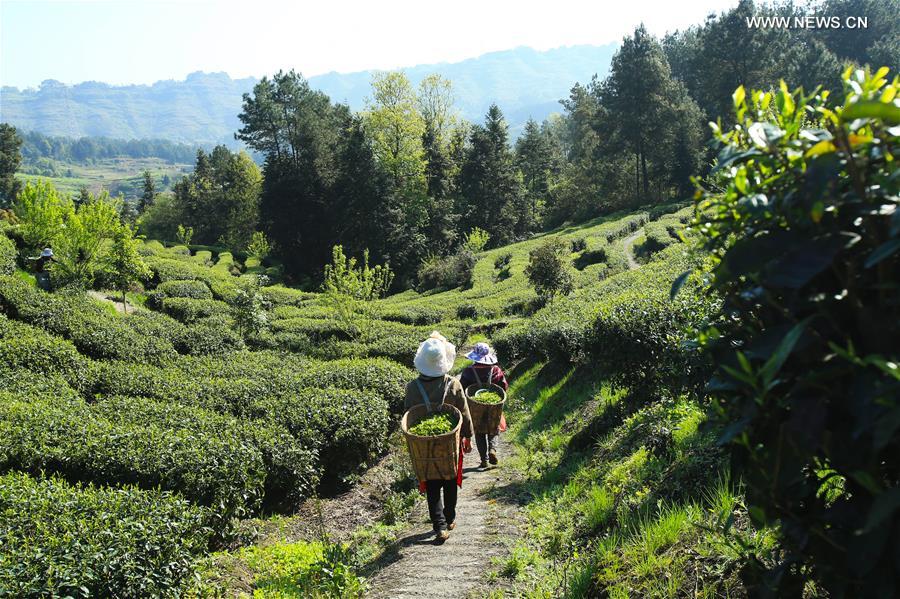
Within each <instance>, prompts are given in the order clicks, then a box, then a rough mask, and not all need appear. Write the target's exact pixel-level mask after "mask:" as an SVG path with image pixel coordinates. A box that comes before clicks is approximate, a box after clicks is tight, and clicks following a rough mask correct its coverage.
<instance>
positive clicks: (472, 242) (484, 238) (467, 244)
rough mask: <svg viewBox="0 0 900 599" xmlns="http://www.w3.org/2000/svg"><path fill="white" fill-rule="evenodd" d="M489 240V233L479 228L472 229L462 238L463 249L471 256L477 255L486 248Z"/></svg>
mask: <svg viewBox="0 0 900 599" xmlns="http://www.w3.org/2000/svg"><path fill="white" fill-rule="evenodd" d="M490 239H491V235H490V233H488V232H487V231H485V230H484V229H482V228H480V227H474V228H472V230H471V231H469V232H468V233H466V235H465V237H464V238H463V247H464V248H465V249H467V250H469V251H470V252H472V253H473V254H477V253H478V252H481V251H482V250H484V248H485V247H487V244H488V241H490Z"/></svg>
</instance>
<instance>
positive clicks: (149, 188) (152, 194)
mask: <svg viewBox="0 0 900 599" xmlns="http://www.w3.org/2000/svg"><path fill="white" fill-rule="evenodd" d="M155 198H156V183H154V182H153V175H151V174H150V171H147V170H145V171H144V192H143V193H142V194H141V197H140V200H139V201H138V213H139V214H143V213H144V211H146V210H147V207H149V206H150V205H152V204H153V200H154V199H155Z"/></svg>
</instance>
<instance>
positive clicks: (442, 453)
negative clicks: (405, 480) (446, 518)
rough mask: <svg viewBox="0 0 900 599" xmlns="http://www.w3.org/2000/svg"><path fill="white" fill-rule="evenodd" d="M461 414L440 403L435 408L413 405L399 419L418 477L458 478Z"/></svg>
mask: <svg viewBox="0 0 900 599" xmlns="http://www.w3.org/2000/svg"><path fill="white" fill-rule="evenodd" d="M461 424H462V415H461V414H460V412H459V410H457V409H456V408H455V407H454V406H451V405H448V404H441V405H439V406H437V407H435V408H434V409H433V410H432V411H430V412H429V411H428V408H426V407H425V406H424V405H416V406H413V407H412V408H410V409H409V410H408V411H407V412H406V414H404V415H403V418H401V419H400V430H401V431H403V436H404V437H405V438H406V447H407V449H408V450H409V457H410V460H412V467H413V472H415V473H416V478H418V479H419V480H455V479H456V468H457V466H458V464H459V431H460V427H461Z"/></svg>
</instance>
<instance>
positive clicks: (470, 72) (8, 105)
mask: <svg viewBox="0 0 900 599" xmlns="http://www.w3.org/2000/svg"><path fill="white" fill-rule="evenodd" d="M615 49H616V45H614V44H610V45H606V46H570V47H563V48H556V49H553V50H548V51H545V52H539V51H537V50H533V49H531V48H524V47H523V48H516V49H513V50H506V51H502V52H492V53H489V54H484V55H483V56H480V57H478V58H472V59H469V60H464V61H462V62H457V63H439V64H431V65H419V66H414V67H409V68H406V69H404V70H405V71H406V73H407V74H408V75H409V77H410V79H411V80H412V82H413V83H414V84H418V82H419V81H420V80H421V79H422V78H423V77H425V76H426V75H427V74H429V73H435V72H437V73H440V74H441V75H443V76H444V77H447V78H449V79H451V80H452V81H453V85H454V90H455V93H456V98H457V106H458V107H459V109H460V111H461V112H462V114H463V116H464V117H465V118H467V119H469V120H471V121H476V122H480V121H481V120H482V118H483V116H484V113H485V112H486V111H487V108H488V106H489V105H490V104H491V102H496V103H497V104H498V105H499V106H500V108H502V109H503V111H504V113H505V114H506V116H507V119H508V120H509V122H510V126H511V127H512V129H513V133H514V134H515V132H516V131H517V130H518V129H519V128H521V126H522V124H523V123H524V122H525V121H526V120H527V119H528V117H534V118H535V119H537V120H541V119H543V118H545V117H546V116H548V115H549V114H550V113H552V112H558V111H559V110H560V106H559V100H560V99H562V98H564V97H566V96H567V95H568V93H569V89H570V88H571V87H572V85H574V84H575V83H576V82H586V81H588V80H590V78H591V77H593V76H594V75H595V74H598V75H600V76H603V75H605V73H606V72H607V70H608V68H609V64H610V60H611V59H612V55H613V53H614V52H615ZM371 77H372V71H361V72H357V73H348V74H341V73H327V74H325V75H319V76H316V77H311V78H310V80H309V81H310V84H311V85H312V86H313V87H315V88H318V89H321V90H322V91H324V92H325V93H327V94H328V95H329V96H331V98H332V100H335V101H341V102H346V103H348V104H349V105H350V106H351V107H352V108H353V109H356V110H359V109H361V108H362V107H363V106H364V103H365V98H366V96H368V95H369V93H370V87H369V83H370V81H371ZM256 82H257V79H255V78H253V77H248V78H245V79H232V78H231V77H229V76H228V75H227V74H226V73H200V72H197V73H191V74H190V75H188V76H187V79H185V80H184V81H173V80H167V81H158V82H156V83H154V84H153V85H128V86H111V85H107V84H105V83H98V82H95V81H89V82H85V83H79V84H78V85H73V86H67V85H64V84H62V83H60V82H59V81H54V80H47V81H44V82H43V83H42V84H41V86H40V88H38V89H25V90H19V89H18V88H15V87H3V88H0V121H2V122H8V123H11V124H13V125H15V126H16V127H18V128H20V129H22V130H24V131H38V132H40V133H43V134H45V135H64V136H67V137H81V136H100V137H111V138H117V139H143V138H161V139H170V140H173V141H179V142H187V143H201V144H209V143H221V142H225V143H230V144H233V143H234V140H233V134H234V132H235V131H236V130H237V129H238V128H239V127H240V122H239V121H238V118H237V115H238V113H239V112H240V110H241V95H242V94H244V93H245V92H249V91H251V90H252V88H253V85H254V84H255V83H256Z"/></svg>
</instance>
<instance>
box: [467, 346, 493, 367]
mask: <svg viewBox="0 0 900 599" xmlns="http://www.w3.org/2000/svg"><path fill="white" fill-rule="evenodd" d="M466 357H467V358H468V359H470V360H472V361H473V362H475V363H477V364H496V363H497V354H495V353H494V350H492V349H491V346H490V345H488V344H487V343H476V344H475V347H474V348H472V351H470V352H469V353H468V354H466Z"/></svg>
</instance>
